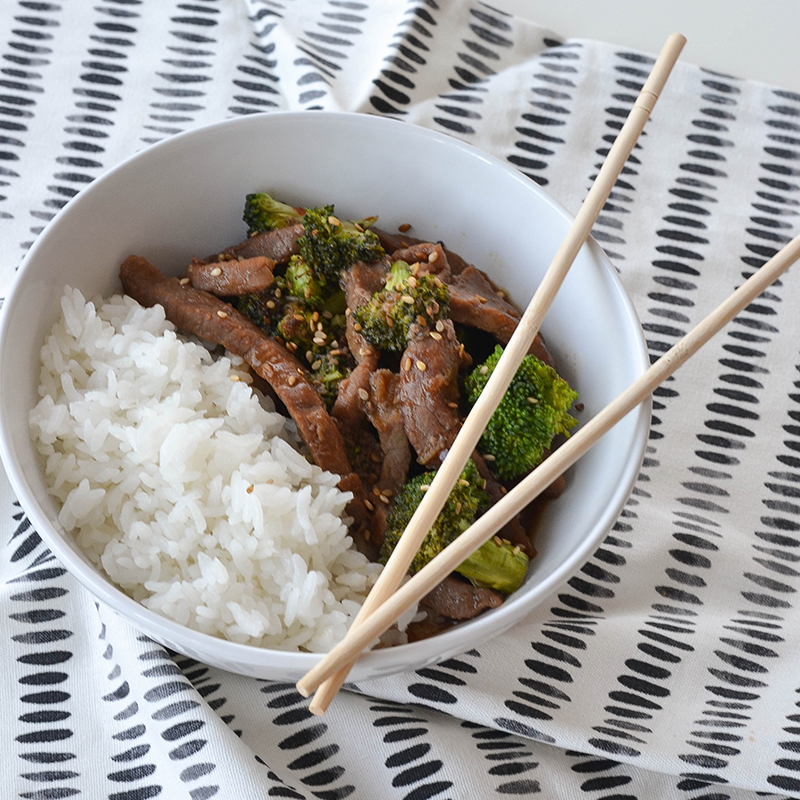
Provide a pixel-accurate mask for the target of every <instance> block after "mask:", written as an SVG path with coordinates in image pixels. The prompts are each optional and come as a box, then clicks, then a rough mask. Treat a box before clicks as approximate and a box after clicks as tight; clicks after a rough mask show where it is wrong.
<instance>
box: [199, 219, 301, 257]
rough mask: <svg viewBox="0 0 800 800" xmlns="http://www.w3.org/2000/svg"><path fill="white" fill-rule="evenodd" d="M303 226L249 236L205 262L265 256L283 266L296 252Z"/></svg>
mask: <svg viewBox="0 0 800 800" xmlns="http://www.w3.org/2000/svg"><path fill="white" fill-rule="evenodd" d="M303 233H304V228H303V224H302V223H300V222H298V223H294V224H292V225H287V226H286V227H285V228H278V229H277V230H274V231H265V232H264V233H257V234H255V235H254V236H250V237H248V238H247V239H245V240H244V241H243V242H240V243H239V244H236V245H234V246H233V247H228V248H226V249H225V250H223V251H222V252H221V253H218V254H215V255H213V256H210V257H209V258H207V259H205V260H206V261H219V259H220V257H222V258H223V259H225V258H239V257H240V256H241V257H242V258H254V257H255V256H266V257H267V258H269V259H272V261H274V262H275V263H276V264H285V263H286V262H287V261H288V260H289V259H290V258H291V257H292V256H293V255H295V254H296V253H297V252H298V250H297V240H298V239H299V238H300V237H301V236H302V235H303Z"/></svg>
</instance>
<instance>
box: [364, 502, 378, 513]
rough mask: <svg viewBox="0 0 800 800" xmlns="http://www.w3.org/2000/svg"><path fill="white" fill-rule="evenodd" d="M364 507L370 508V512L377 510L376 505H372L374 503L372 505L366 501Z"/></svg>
mask: <svg viewBox="0 0 800 800" xmlns="http://www.w3.org/2000/svg"><path fill="white" fill-rule="evenodd" d="M364 505H365V506H366V507H367V508H368V509H369V510H370V511H374V510H375V506H374V505H372V503H370V501H369V500H365V501H364Z"/></svg>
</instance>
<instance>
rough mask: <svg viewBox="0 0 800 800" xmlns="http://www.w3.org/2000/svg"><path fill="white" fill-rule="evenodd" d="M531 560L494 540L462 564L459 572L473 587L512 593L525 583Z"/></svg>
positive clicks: (502, 541) (515, 549)
mask: <svg viewBox="0 0 800 800" xmlns="http://www.w3.org/2000/svg"><path fill="white" fill-rule="evenodd" d="M529 561H530V559H529V558H528V555H527V553H525V552H523V551H522V550H521V549H520V548H519V547H516V546H515V545H513V544H511V543H510V542H507V541H504V540H501V539H498V538H497V537H494V538H492V539H489V541H488V542H484V543H483V544H482V545H481V546H480V547H479V548H478V549H477V550H476V551H475V552H474V553H473V554H472V555H471V556H469V557H468V558H467V559H466V560H464V561H462V562H461V564H460V565H459V566H458V569H456V572H458V573H460V574H461V575H463V576H464V577H465V578H467V579H468V580H469V582H470V583H471V584H473V586H483V587H484V588H486V589H496V590H497V591H498V592H503V593H504V594H511V593H512V592H516V591H517V589H519V587H520V586H521V585H522V581H524V580H525V574H526V573H527V571H528V562H529Z"/></svg>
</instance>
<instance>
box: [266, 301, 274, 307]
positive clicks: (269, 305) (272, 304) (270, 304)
mask: <svg viewBox="0 0 800 800" xmlns="http://www.w3.org/2000/svg"><path fill="white" fill-rule="evenodd" d="M267 308H275V301H274V300H267Z"/></svg>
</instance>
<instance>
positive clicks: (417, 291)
mask: <svg viewBox="0 0 800 800" xmlns="http://www.w3.org/2000/svg"><path fill="white" fill-rule="evenodd" d="M449 300H450V293H449V291H448V289H447V286H446V285H445V284H444V283H442V281H441V280H440V279H439V278H438V277H436V276H435V275H418V276H416V277H415V276H413V275H412V274H411V268H410V267H409V265H408V264H407V263H406V262H405V261H396V262H395V263H394V264H392V268H391V270H390V272H389V275H388V276H387V278H386V281H385V283H384V286H383V288H382V289H381V290H380V291H378V292H375V294H374V295H372V298H371V299H370V300H369V302H367V303H365V304H364V305H363V306H359V307H358V308H356V309H354V311H353V321H354V322H355V323H356V324H357V325H360V326H361V328H360V331H361V335H362V336H363V337H364V338H365V339H366V340H367V341H368V342H370V343H371V344H374V345H375V346H376V347H379V348H380V349H381V350H389V351H391V352H394V353H401V352H402V351H403V350H405V348H406V345H407V343H408V331H409V328H410V327H411V325H412V323H414V322H418V323H420V324H422V321H424V324H425V325H426V326H428V327H430V328H431V329H433V327H434V326H435V324H436V322H437V321H438V320H440V319H446V318H447V314H448V311H449Z"/></svg>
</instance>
